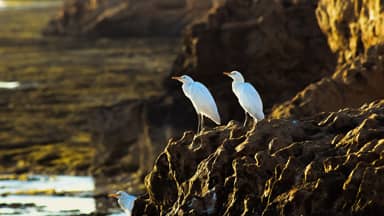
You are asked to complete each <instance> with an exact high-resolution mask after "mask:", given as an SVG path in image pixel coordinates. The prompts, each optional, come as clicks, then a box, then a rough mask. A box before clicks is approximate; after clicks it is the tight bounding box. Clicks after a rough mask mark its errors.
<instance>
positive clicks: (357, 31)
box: [272, 0, 384, 118]
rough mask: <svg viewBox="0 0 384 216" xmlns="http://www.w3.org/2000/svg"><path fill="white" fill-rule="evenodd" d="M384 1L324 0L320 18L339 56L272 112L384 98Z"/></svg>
mask: <svg viewBox="0 0 384 216" xmlns="http://www.w3.org/2000/svg"><path fill="white" fill-rule="evenodd" d="M383 9H384V3H383V1H379V0H372V1H371V0H368V1H357V0H346V1H344V0H322V1H320V3H319V6H318V8H317V17H318V22H319V25H320V27H321V29H322V30H323V32H324V33H325V34H326V35H327V38H328V43H329V45H330V47H331V49H332V50H333V51H334V52H335V53H336V54H338V56H339V65H338V66H337V69H336V71H335V72H334V74H333V75H332V76H327V77H324V78H323V79H322V80H320V81H318V82H316V83H313V84H311V85H309V86H308V87H306V88H305V89H304V90H303V91H301V92H299V93H298V94H297V95H296V96H295V97H293V98H292V99H291V100H289V101H287V102H285V103H283V104H281V105H279V106H277V107H275V109H274V111H273V113H272V116H273V117H277V118H278V117H289V116H291V117H303V116H310V115H313V114H316V113H318V112H323V111H325V112H327V111H336V110H338V109H340V108H343V107H359V106H360V105H361V104H363V103H366V102H370V101H373V100H376V99H381V98H384V86H383V85H382V83H384V12H383Z"/></svg>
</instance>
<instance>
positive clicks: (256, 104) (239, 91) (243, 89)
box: [224, 71, 264, 127]
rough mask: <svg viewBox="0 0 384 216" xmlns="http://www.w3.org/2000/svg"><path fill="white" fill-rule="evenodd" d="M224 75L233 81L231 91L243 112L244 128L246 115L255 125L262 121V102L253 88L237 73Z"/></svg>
mask: <svg viewBox="0 0 384 216" xmlns="http://www.w3.org/2000/svg"><path fill="white" fill-rule="evenodd" d="M224 74H225V75H227V76H229V77H231V78H232V79H233V81H232V91H233V93H235V95H236V97H237V99H238V101H239V103H240V105H241V107H242V108H243V109H244V111H245V121H244V127H245V125H246V124H247V119H248V114H249V115H250V116H251V117H252V118H253V119H254V121H255V123H256V122H257V121H260V120H262V119H264V112H263V101H262V100H261V97H260V95H259V93H258V92H257V91H256V89H255V87H253V85H252V84H250V83H248V82H245V81H244V77H243V75H241V73H240V72H239V71H232V72H224Z"/></svg>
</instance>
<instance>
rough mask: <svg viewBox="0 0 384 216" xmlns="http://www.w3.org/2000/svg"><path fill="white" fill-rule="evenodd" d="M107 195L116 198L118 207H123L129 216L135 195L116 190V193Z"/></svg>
mask: <svg viewBox="0 0 384 216" xmlns="http://www.w3.org/2000/svg"><path fill="white" fill-rule="evenodd" d="M108 196H109V197H113V198H116V199H117V202H118V203H119V206H120V208H121V209H123V211H124V212H125V214H126V215H128V216H131V214H132V209H133V206H134V204H135V200H136V197H135V196H132V195H129V194H128V193H126V192H124V191H118V192H117V193H115V194H109V195H108Z"/></svg>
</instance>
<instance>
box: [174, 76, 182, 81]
mask: <svg viewBox="0 0 384 216" xmlns="http://www.w3.org/2000/svg"><path fill="white" fill-rule="evenodd" d="M172 79H174V80H178V81H181V77H178V76H173V77H172Z"/></svg>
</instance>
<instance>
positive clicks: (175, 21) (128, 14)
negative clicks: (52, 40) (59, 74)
mask: <svg viewBox="0 0 384 216" xmlns="http://www.w3.org/2000/svg"><path fill="white" fill-rule="evenodd" d="M216 1H217V0H216ZM213 2H215V0H213ZM211 5H212V1H206V0H131V1H130V0H112V1H110V0H66V1H65V3H64V6H63V8H62V9H61V11H60V13H59V14H58V15H57V17H55V18H54V19H52V20H51V21H50V23H49V24H48V25H47V27H46V28H45V29H44V31H43V32H44V33H45V34H47V35H70V36H80V35H81V36H114V37H124V36H176V35H180V32H181V31H182V30H183V28H184V26H185V25H187V24H189V23H191V22H192V21H193V20H194V19H197V18H199V17H200V16H202V15H203V14H205V12H206V11H207V10H208V9H209V8H210V7H211Z"/></svg>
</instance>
